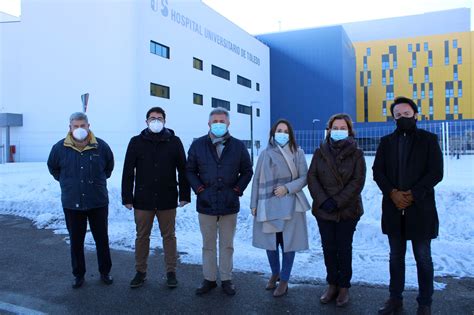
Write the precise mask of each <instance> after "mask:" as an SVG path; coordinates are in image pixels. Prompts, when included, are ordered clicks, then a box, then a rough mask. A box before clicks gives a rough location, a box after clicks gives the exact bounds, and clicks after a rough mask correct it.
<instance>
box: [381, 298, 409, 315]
mask: <svg viewBox="0 0 474 315" xmlns="http://www.w3.org/2000/svg"><path fill="white" fill-rule="evenodd" d="M402 307H403V301H402V300H400V299H396V298H389V299H388V300H387V301H385V304H384V306H382V307H381V308H379V312H378V313H379V314H380V315H390V314H394V313H396V312H398V311H399V310H401V309H402Z"/></svg>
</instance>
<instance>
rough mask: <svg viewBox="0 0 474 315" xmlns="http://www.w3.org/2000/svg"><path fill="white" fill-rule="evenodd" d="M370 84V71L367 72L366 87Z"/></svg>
mask: <svg viewBox="0 0 474 315" xmlns="http://www.w3.org/2000/svg"><path fill="white" fill-rule="evenodd" d="M371 84H372V71H369V72H367V86H370V85H371Z"/></svg>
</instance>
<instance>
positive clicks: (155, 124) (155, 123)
mask: <svg viewBox="0 0 474 315" xmlns="http://www.w3.org/2000/svg"><path fill="white" fill-rule="evenodd" d="M163 127H164V124H163V123H162V122H161V121H159V120H158V119H155V120H152V121H151V122H150V123H149V124H148V128H150V130H151V132H153V133H158V132H160V131H161V130H163Z"/></svg>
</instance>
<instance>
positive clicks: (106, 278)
mask: <svg viewBox="0 0 474 315" xmlns="http://www.w3.org/2000/svg"><path fill="white" fill-rule="evenodd" d="M100 280H102V282H103V283H105V284H106V285H111V284H112V283H114V279H113V278H112V277H111V276H109V275H104V274H101V275H100Z"/></svg>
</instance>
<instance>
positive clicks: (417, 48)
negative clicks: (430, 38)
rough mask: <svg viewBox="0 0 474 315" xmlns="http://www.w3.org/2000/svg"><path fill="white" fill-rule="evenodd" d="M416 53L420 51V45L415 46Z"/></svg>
mask: <svg viewBox="0 0 474 315" xmlns="http://www.w3.org/2000/svg"><path fill="white" fill-rule="evenodd" d="M416 51H420V43H417V44H416Z"/></svg>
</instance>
